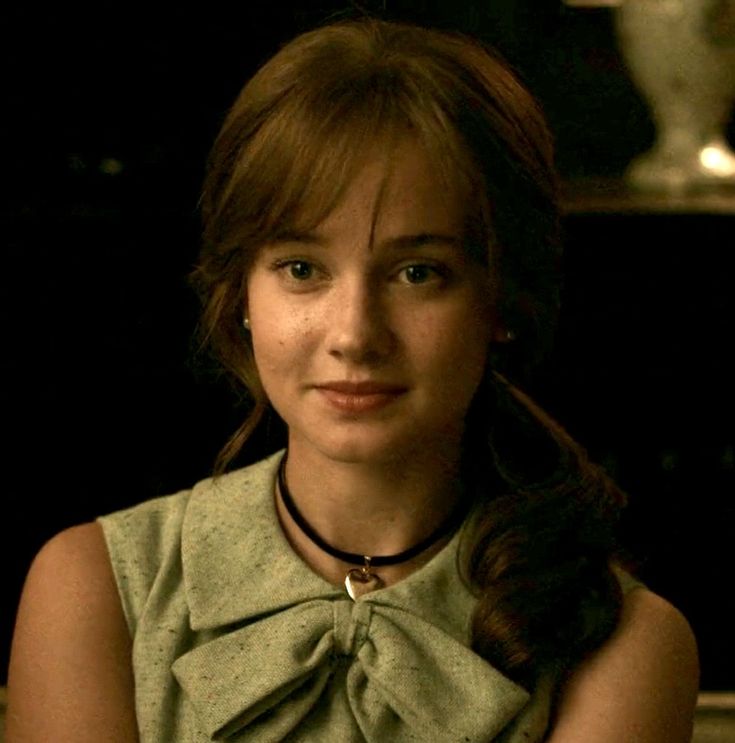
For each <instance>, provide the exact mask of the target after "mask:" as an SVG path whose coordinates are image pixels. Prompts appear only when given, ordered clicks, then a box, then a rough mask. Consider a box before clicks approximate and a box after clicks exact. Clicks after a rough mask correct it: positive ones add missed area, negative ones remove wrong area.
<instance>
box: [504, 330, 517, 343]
mask: <svg viewBox="0 0 735 743" xmlns="http://www.w3.org/2000/svg"><path fill="white" fill-rule="evenodd" d="M515 339H516V334H515V333H514V332H513V331H512V330H506V331H505V340H506V341H508V343H510V342H511V341H514V340H515Z"/></svg>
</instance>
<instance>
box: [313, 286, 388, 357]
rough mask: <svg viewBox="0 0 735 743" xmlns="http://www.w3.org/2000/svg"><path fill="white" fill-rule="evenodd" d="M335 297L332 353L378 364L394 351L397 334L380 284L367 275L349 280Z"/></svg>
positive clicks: (330, 327) (329, 335)
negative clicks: (393, 328)
mask: <svg viewBox="0 0 735 743" xmlns="http://www.w3.org/2000/svg"><path fill="white" fill-rule="evenodd" d="M334 300H335V301H334V302H333V304H332V307H331V313H330V314H331V318H330V319H329V332H328V341H327V342H328V350H329V354H330V355H331V356H333V357H335V358H338V359H341V360H343V361H346V362H349V363H352V364H375V363H379V362H380V361H381V360H383V359H385V358H386V357H388V356H389V355H390V354H391V353H392V352H393V350H394V349H395V346H396V336H395V333H394V332H393V330H392V329H391V324H390V314H389V311H388V310H389V308H388V307H387V303H386V302H385V301H384V298H383V297H382V295H381V292H380V289H379V287H377V286H375V284H374V283H373V282H371V281H370V280H369V279H368V278H366V277H356V278H354V279H350V280H345V282H344V283H343V286H342V288H341V290H340V291H337V292H335V293H334Z"/></svg>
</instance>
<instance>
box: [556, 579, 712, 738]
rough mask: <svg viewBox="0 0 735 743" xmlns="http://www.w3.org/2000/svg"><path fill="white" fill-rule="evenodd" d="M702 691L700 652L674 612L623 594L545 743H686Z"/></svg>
mask: <svg viewBox="0 0 735 743" xmlns="http://www.w3.org/2000/svg"><path fill="white" fill-rule="evenodd" d="M698 686H699V662H698V658H697V645H696V642H695V639H694V635H693V634H692V631H691V629H690V628H689V625H688V623H687V621H686V619H684V617H683V616H682V614H681V613H680V612H679V611H678V610H677V609H675V608H674V607H673V606H671V604H669V603H667V602H666V601H664V600H663V599H662V598H661V597H659V596H657V595H656V594H654V593H651V592H650V591H647V590H645V589H640V588H638V589H635V590H633V591H631V592H630V593H628V594H627V595H626V597H625V601H624V604H623V612H622V616H621V619H620V622H619V625H618V627H617V629H616V630H615V632H614V633H613V635H612V636H611V637H610V639H609V640H608V641H607V642H606V643H605V644H604V645H603V646H602V647H601V648H600V649H599V650H598V651H597V652H595V653H594V654H593V655H592V656H591V657H590V658H588V659H587V660H586V661H585V662H584V663H582V665H581V666H580V667H579V668H578V669H577V670H576V671H575V672H573V674H572V675H571V677H570V679H569V680H568V682H567V683H566V684H565V686H564V687H563V689H562V692H561V696H560V700H559V706H558V711H557V716H556V722H555V724H554V725H553V727H552V731H551V735H550V736H549V738H548V741H549V743H589V741H595V743H628V742H629V741H630V743H679V742H681V743H688V742H689V741H690V740H691V736H692V717H693V714H694V707H695V705H696V701H697V691H698Z"/></svg>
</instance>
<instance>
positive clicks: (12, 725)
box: [7, 523, 138, 743]
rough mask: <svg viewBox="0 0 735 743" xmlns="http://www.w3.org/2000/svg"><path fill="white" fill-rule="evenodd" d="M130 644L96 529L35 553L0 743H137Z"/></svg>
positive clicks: (75, 531) (82, 529)
mask: <svg viewBox="0 0 735 743" xmlns="http://www.w3.org/2000/svg"><path fill="white" fill-rule="evenodd" d="M137 740H138V734H137V726H136V722H135V704H134V688H133V674H132V666H131V641H130V633H129V631H128V628H127V625H126V622H125V617H124V616H123V612H122V607H121V604H120V599H119V596H118V593H117V587H116V585H115V580H114V577H113V575H112V568H111V566H110V559H109V557H108V553H107V547H106V545H105V540H104V537H103V534H102V529H101V527H100V526H99V525H98V524H96V523H91V524H83V525H82V526H76V527H73V528H71V529H67V530H66V531H63V532H61V533H60V534H58V535H57V536H55V537H54V538H53V539H52V540H51V541H49V542H48V543H47V544H46V545H45V546H44V547H43V548H42V549H41V551H40V552H39V553H38V555H37V556H36V559H35V560H34V562H33V564H32V565H31V569H30V571H29V573H28V577H27V579H26V584H25V587H24V589H23V595H22V597H21V601H20V607H19V609H18V618H17V623H16V627H15V635H14V638H13V646H12V650H11V656H10V669H9V676H8V716H7V743H26V742H29V743H30V742H31V741H38V742H39V743H41V741H43V743H47V742H48V741H54V742H55V743H65V742H66V741H69V742H71V741H74V743H84V742H85V741H90V743H91V742H92V741H94V743H99V742H100V741H114V742H115V743H128V742H129V741H137Z"/></svg>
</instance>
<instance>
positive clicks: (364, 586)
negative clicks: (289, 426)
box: [278, 456, 470, 601]
mask: <svg viewBox="0 0 735 743" xmlns="http://www.w3.org/2000/svg"><path fill="white" fill-rule="evenodd" d="M278 490H279V492H280V493H281V500H282V501H283V505H284V506H285V507H286V510H287V511H288V513H289V516H291V518H292V519H293V520H294V522H295V523H296V524H297V526H298V527H299V529H301V531H302V532H304V534H305V535H306V536H307V537H309V539H310V540H311V541H312V542H314V544H315V545H316V546H317V547H319V548H320V549H322V550H324V552H326V553H327V554H329V555H331V556H332V557H336V558H337V559H338V560H342V561H343V562H347V563H350V564H352V565H360V566H361V567H360V568H353V569H352V570H350V571H349V572H348V573H347V575H346V577H345V588H346V589H347V593H348V594H349V595H350V598H351V599H352V600H353V601H354V600H355V599H356V598H358V597H359V596H361V595H362V594H363V593H367V592H368V591H374V590H375V589H376V588H380V587H381V586H382V585H383V581H382V580H381V579H380V576H378V575H376V574H375V573H373V572H371V568H374V567H381V566H384V565H398V564H400V563H402V562H407V561H408V560H410V559H412V558H413V557H416V556H417V555H420V554H421V553H422V552H423V551H424V550H426V549H428V548H429V547H431V545H432V544H434V543H435V542H437V541H439V539H441V538H442V537H443V536H446V535H447V534H451V533H452V532H453V531H454V530H455V529H456V528H457V527H458V526H459V525H460V524H461V523H462V521H463V519H464V517H465V514H466V513H467V510H468V508H469V505H470V503H469V499H468V498H462V499H460V500H459V502H458V503H457V506H456V507H455V509H454V510H453V511H452V512H451V513H450V514H449V516H448V517H447V518H446V519H445V520H444V521H443V522H442V523H441V524H439V526H438V527H437V528H436V529H435V530H434V531H433V532H431V534H429V536H428V537H426V538H425V539H422V540H421V541H420V542H418V544H415V545H414V546H413V547H409V548H408V549H407V550H403V552H398V553H397V554H395V555H379V556H377V557H370V556H369V555H361V554H359V553H357V552H345V551H344V550H341V549H337V547H333V546H332V545H331V544H329V542H327V541H325V540H324V539H323V538H322V537H320V536H319V534H317V532H316V531H315V530H314V529H313V528H312V526H311V524H309V522H308V521H307V520H306V519H305V518H304V517H303V515H302V514H301V512H300V511H299V509H298V508H297V507H296V504H295V503H294V501H293V497H292V496H291V492H290V491H289V489H288V485H286V457H285V456H284V457H283V458H282V459H281V464H280V465H279V467H278Z"/></svg>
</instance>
